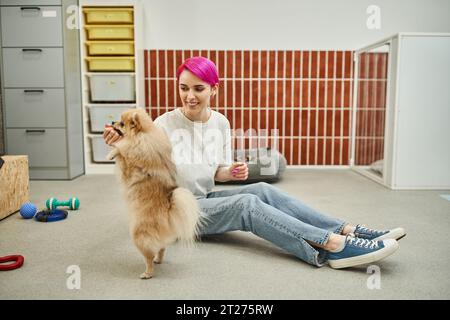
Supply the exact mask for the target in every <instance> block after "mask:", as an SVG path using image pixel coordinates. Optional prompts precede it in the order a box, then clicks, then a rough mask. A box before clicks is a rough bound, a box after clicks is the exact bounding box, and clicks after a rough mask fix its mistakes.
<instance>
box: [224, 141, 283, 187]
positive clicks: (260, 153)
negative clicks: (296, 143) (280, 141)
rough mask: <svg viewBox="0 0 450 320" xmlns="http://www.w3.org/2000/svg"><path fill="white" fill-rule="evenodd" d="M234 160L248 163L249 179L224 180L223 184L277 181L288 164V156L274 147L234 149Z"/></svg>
mask: <svg viewBox="0 0 450 320" xmlns="http://www.w3.org/2000/svg"><path fill="white" fill-rule="evenodd" d="M234 161H237V162H244V161H245V162H246V163H247V166H248V179H247V180H245V181H228V182H222V184H249V183H256V182H269V183H270V182H276V181H278V180H279V179H280V178H281V177H282V175H283V172H284V171H285V170H286V165H287V161H286V158H285V157H284V156H283V155H282V154H281V153H280V152H279V151H278V150H274V149H272V148H258V149H245V150H234ZM217 183H218V182H217ZM218 184H220V183H218Z"/></svg>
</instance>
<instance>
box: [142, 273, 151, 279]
mask: <svg viewBox="0 0 450 320" xmlns="http://www.w3.org/2000/svg"><path fill="white" fill-rule="evenodd" d="M152 276H153V275H152V274H150V273H147V272H144V273H142V274H141V275H140V278H141V279H144V280H145V279H150V278H151V277H152Z"/></svg>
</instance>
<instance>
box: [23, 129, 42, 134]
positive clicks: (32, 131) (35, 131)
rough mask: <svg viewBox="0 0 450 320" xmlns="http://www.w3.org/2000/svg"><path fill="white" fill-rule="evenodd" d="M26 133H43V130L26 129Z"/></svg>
mask: <svg viewBox="0 0 450 320" xmlns="http://www.w3.org/2000/svg"><path fill="white" fill-rule="evenodd" d="M25 132H26V133H45V129H39V130H37V129H26V130H25Z"/></svg>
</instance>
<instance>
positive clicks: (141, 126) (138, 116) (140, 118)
mask: <svg viewBox="0 0 450 320" xmlns="http://www.w3.org/2000/svg"><path fill="white" fill-rule="evenodd" d="M150 125H151V121H150V118H149V117H148V115H147V114H146V113H143V112H139V111H137V112H135V113H133V116H132V117H131V126H132V127H135V128H136V130H138V131H147V130H148V129H149V127H150Z"/></svg>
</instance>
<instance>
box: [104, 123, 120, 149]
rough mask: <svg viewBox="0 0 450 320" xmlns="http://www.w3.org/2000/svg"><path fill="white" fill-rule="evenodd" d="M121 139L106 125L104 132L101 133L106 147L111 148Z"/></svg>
mask: <svg viewBox="0 0 450 320" xmlns="http://www.w3.org/2000/svg"><path fill="white" fill-rule="evenodd" d="M121 138H122V137H121V136H120V135H119V134H118V133H117V132H116V130H114V128H113V127H112V126H111V125H109V124H107V125H106V126H105V131H103V139H104V140H105V143H106V144H107V145H110V146H112V145H113V144H114V143H115V142H117V141H119V140H120V139H121Z"/></svg>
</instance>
